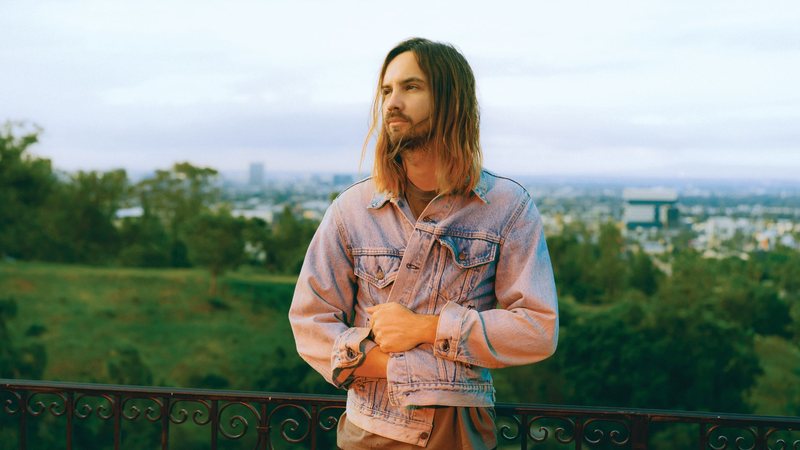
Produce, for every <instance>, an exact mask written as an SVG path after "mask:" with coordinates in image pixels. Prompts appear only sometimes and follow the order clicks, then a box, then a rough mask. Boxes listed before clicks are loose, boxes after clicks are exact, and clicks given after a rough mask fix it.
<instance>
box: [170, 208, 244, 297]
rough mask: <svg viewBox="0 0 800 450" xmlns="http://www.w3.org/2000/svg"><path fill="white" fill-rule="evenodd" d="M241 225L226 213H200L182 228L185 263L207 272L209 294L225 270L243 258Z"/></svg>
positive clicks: (215, 289)
mask: <svg viewBox="0 0 800 450" xmlns="http://www.w3.org/2000/svg"><path fill="white" fill-rule="evenodd" d="M243 228H244V223H243V221H241V220H238V219H236V218H234V217H233V216H231V214H230V211H227V210H221V211H219V212H217V213H216V214H212V213H209V212H206V213H202V214H200V215H198V216H197V217H195V218H193V219H191V220H190V221H189V222H187V223H186V225H185V226H184V240H185V241H186V243H187V246H188V249H189V260H190V261H191V262H192V263H193V264H195V265H198V266H203V267H206V268H207V269H208V270H209V271H210V272H211V287H210V289H209V293H210V294H211V295H216V294H217V279H218V277H219V276H220V275H222V274H223V273H224V272H225V271H226V270H229V269H234V268H236V267H238V266H239V264H241V263H242V260H243V258H244V238H243V236H242V229H243Z"/></svg>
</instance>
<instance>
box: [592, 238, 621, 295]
mask: <svg viewBox="0 0 800 450" xmlns="http://www.w3.org/2000/svg"><path fill="white" fill-rule="evenodd" d="M595 252H596V255H597V257H596V260H595V263H594V267H593V268H592V271H591V274H593V278H594V280H595V284H596V286H597V289H598V290H599V291H600V292H601V293H602V294H601V295H600V297H601V298H602V301H604V302H613V301H614V300H616V299H617V297H618V296H619V295H620V294H621V293H622V292H623V290H624V289H625V282H626V280H627V278H628V261H627V259H626V255H625V242H624V240H623V238H622V233H621V232H620V230H619V228H618V227H617V225H616V224H614V223H613V222H606V223H604V224H602V225H601V226H600V233H599V236H598V239H597V247H596V250H595Z"/></svg>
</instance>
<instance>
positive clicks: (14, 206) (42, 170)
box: [0, 122, 56, 258]
mask: <svg viewBox="0 0 800 450" xmlns="http://www.w3.org/2000/svg"><path fill="white" fill-rule="evenodd" d="M40 132H41V130H40V129H39V128H36V127H34V128H33V129H32V130H26V129H25V128H24V126H23V125H22V124H15V123H10V122H9V123H6V124H4V125H3V126H2V127H0V205H2V206H0V230H2V232H0V257H3V256H9V257H13V258H29V257H30V255H32V254H34V253H35V252H36V250H37V249H38V248H39V246H40V244H41V242H42V241H43V238H44V236H43V234H42V232H41V229H40V225H41V224H42V218H43V217H42V216H46V215H45V214H44V213H45V211H44V205H45V204H46V202H47V199H48V197H49V196H50V195H51V193H52V191H53V189H54V187H55V186H56V177H55V175H54V174H53V170H52V167H51V164H50V160H48V159H43V158H38V157H35V156H32V155H31V154H30V153H29V151H28V149H29V147H31V146H32V145H34V144H36V142H38V140H39V133H40Z"/></svg>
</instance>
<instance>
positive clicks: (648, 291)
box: [628, 249, 664, 297]
mask: <svg viewBox="0 0 800 450" xmlns="http://www.w3.org/2000/svg"><path fill="white" fill-rule="evenodd" d="M629 272H630V273H629V277H628V284H629V285H630V287H631V288H633V289H636V290H638V291H640V292H641V293H643V294H644V295H646V296H648V297H649V296H652V295H653V294H655V293H656V292H657V291H658V286H659V284H660V283H661V280H662V279H663V277H664V274H663V273H662V272H661V271H660V270H658V268H657V267H656V266H655V264H653V260H652V259H651V258H650V256H648V255H647V253H645V252H644V251H642V250H641V249H640V250H639V251H637V252H634V253H633V256H632V258H631V262H630V271H629Z"/></svg>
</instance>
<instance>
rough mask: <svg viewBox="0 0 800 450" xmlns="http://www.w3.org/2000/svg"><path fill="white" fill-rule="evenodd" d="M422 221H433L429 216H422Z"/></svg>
mask: <svg viewBox="0 0 800 450" xmlns="http://www.w3.org/2000/svg"><path fill="white" fill-rule="evenodd" d="M422 221H423V222H425V223H433V219H431V218H430V216H425V217H423V218H422Z"/></svg>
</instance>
